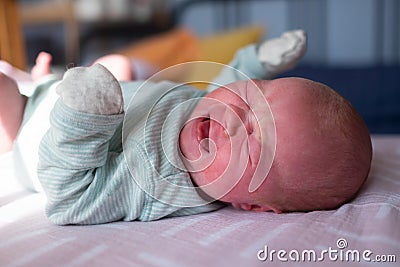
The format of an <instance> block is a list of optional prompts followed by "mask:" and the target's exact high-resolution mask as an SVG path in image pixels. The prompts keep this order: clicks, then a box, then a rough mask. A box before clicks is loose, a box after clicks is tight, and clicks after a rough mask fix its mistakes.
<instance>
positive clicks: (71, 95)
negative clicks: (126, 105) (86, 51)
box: [56, 64, 123, 115]
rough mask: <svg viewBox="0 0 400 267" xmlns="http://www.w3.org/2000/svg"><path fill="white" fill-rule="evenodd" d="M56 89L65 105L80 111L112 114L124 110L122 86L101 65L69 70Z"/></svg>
mask: <svg viewBox="0 0 400 267" xmlns="http://www.w3.org/2000/svg"><path fill="white" fill-rule="evenodd" d="M56 90H57V93H58V94H59V95H60V97H61V99H62V101H63V102H64V104H66V105H67V106H68V107H70V108H72V109H74V110H77V111H80V112H85V113H92V114H102V115H111V114H119V113H122V111H123V98H122V92H121V87H120V85H119V83H118V81H117V80H116V79H115V77H114V76H113V75H112V74H111V73H110V72H109V71H108V70H107V69H106V68H105V67H104V66H102V65H101V64H95V65H93V66H91V67H76V68H72V69H69V70H68V71H67V72H66V73H65V74H64V78H63V80H62V82H61V83H60V84H59V85H58V86H57V89H56Z"/></svg>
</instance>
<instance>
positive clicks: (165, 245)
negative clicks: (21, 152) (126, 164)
mask: <svg viewBox="0 0 400 267" xmlns="http://www.w3.org/2000/svg"><path fill="white" fill-rule="evenodd" d="M373 145H374V156H373V162H372V169H371V174H370V176H369V178H368V180H367V182H366V184H365V185H364V186H363V188H362V190H361V192H360V193H359V195H358V196H357V197H356V198H355V199H354V200H353V201H351V202H350V203H348V204H345V205H343V206H342V207H340V208H338V209H336V210H330V211H316V212H308V213H289V214H274V213H270V212H264V213H257V212H244V211H238V210H234V209H233V208H224V209H222V210H219V211H217V212H212V213H208V214H202V215H196V216H189V217H180V218H172V219H164V220H160V221H155V222H146V223H143V222H117V223H111V224H104V225H95V226H56V225H52V224H51V223H50V222H49V221H48V220H47V219H46V218H45V216H44V203H45V199H44V197H43V196H42V195H40V194H31V193H26V192H25V193H23V192H14V194H13V195H8V196H4V195H3V196H2V197H1V198H0V200H2V201H0V204H1V207H0V266H160V267H165V266H174V267H175V266H177V267H179V266H231V267H232V266H280V265H283V266H287V264H288V263H291V264H290V266H312V265H314V264H315V265H316V266H321V263H323V264H324V266H343V265H345V264H346V266H347V265H351V266H353V265H354V266H365V265H368V266H377V262H378V261H385V263H380V264H379V266H385V267H387V266H399V262H400V136H374V137H373ZM0 174H1V173H0ZM357 255H358V260H357Z"/></svg>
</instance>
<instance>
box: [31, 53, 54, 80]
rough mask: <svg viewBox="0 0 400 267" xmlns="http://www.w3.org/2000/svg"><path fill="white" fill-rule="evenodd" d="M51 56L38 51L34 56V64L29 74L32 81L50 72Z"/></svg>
mask: <svg viewBox="0 0 400 267" xmlns="http://www.w3.org/2000/svg"><path fill="white" fill-rule="evenodd" d="M52 59H53V58H52V56H51V55H50V54H49V53H46V52H40V53H39V55H38V56H37V57H36V62H35V66H33V68H32V71H31V76H32V79H33V80H34V81H37V80H38V79H40V78H42V77H44V76H46V75H49V74H51V61H52Z"/></svg>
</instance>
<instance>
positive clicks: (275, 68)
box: [258, 30, 307, 78]
mask: <svg viewBox="0 0 400 267" xmlns="http://www.w3.org/2000/svg"><path fill="white" fill-rule="evenodd" d="M306 47H307V36H306V33H305V32H304V31H303V30H295V31H289V32H285V33H283V34H282V36H281V37H279V38H276V39H272V40H268V41H266V42H264V43H262V44H261V45H260V46H259V48H258V59H259V60H260V62H261V63H262V64H263V65H264V66H265V68H266V69H267V71H268V74H267V75H268V77H267V78H272V77H273V76H275V75H276V74H279V73H281V72H284V71H287V70H289V69H291V68H293V67H294V66H295V65H296V64H297V62H298V61H299V60H300V59H301V58H302V57H303V55H304V54H305V52H306Z"/></svg>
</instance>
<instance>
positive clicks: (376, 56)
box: [172, 0, 400, 65]
mask: <svg viewBox="0 0 400 267" xmlns="http://www.w3.org/2000/svg"><path fill="white" fill-rule="evenodd" d="M172 2H175V3H176V2H182V1H177V0H176V1H172ZM199 2H200V3H198V4H196V5H192V6H190V7H188V8H187V9H186V11H185V12H184V14H183V16H182V18H181V23H182V24H184V25H186V26H188V27H190V28H192V29H193V30H194V31H195V32H196V33H198V34H199V35H207V34H210V33H213V32H216V31H221V30H225V29H229V28H233V27H236V26H240V25H246V24H262V25H265V26H266V28H267V34H266V35H265V36H264V39H266V38H270V37H275V36H278V35H280V34H281V33H282V32H283V31H285V30H288V29H293V28H304V29H306V30H307V32H308V33H309V50H308V53H307V56H306V57H305V59H304V61H303V62H306V63H309V64H325V65H375V64H382V63H383V64H393V63H399V62H400V45H399V43H400V29H399V23H400V19H399V13H400V1H398V0H286V1H284V0H264V1H262V0H259V1H238V2H239V3H235V4H233V3H226V2H227V1H223V2H224V3H216V2H218V1H199Z"/></svg>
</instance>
